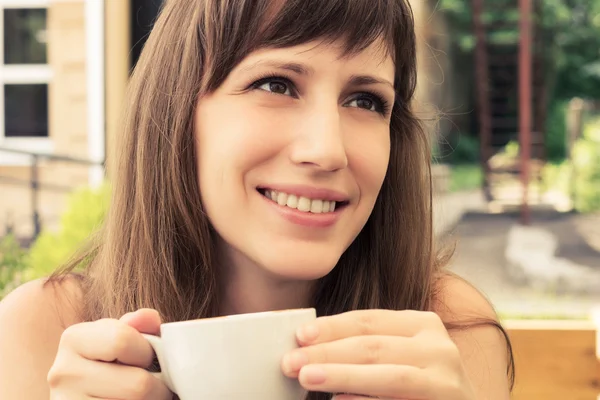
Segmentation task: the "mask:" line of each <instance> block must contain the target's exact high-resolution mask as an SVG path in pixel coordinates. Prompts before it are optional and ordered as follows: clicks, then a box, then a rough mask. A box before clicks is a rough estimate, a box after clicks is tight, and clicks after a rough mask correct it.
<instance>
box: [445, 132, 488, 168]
mask: <svg viewBox="0 0 600 400" xmlns="http://www.w3.org/2000/svg"><path fill="white" fill-rule="evenodd" d="M479 153H480V149H479V139H478V138H476V137H473V136H470V135H466V134H457V135H456V136H453V137H450V138H448V143H447V145H446V146H444V150H441V149H440V150H439V151H438V155H437V157H436V158H437V159H438V161H439V162H442V163H446V164H454V165H461V164H475V163H477V162H479V160H480V158H479Z"/></svg>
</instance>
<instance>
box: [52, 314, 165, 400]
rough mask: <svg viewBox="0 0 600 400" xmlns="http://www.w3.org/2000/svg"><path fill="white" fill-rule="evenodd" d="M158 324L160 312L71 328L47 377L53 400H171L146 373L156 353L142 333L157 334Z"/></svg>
mask: <svg viewBox="0 0 600 400" xmlns="http://www.w3.org/2000/svg"><path fill="white" fill-rule="evenodd" d="M160 323H161V321H160V317H159V315H158V313H157V312H156V311H154V310H148V309H142V310H138V311H136V312H133V313H129V314H125V315H124V316H123V317H121V319H119V320H116V319H101V320H98V321H94V322H84V323H80V324H76V325H72V326H70V327H69V328H67V329H66V330H65V332H64V333H63V335H62V337H61V340H60V345H59V348H58V352H57V355H56V359H55V361H54V364H53V365H52V368H51V369H50V372H49V373H48V384H49V385H50V399H57V400H58V399H60V400H70V399H74V400H75V399H77V400H80V399H91V398H94V399H111V400H120V399H122V400H146V399H148V400H150V399H152V400H171V399H172V398H173V394H172V393H171V392H170V391H169V389H167V387H166V386H165V385H164V384H163V383H162V382H161V381H160V379H158V378H156V377H154V376H153V375H152V374H150V373H149V372H147V371H146V370H145V369H144V368H147V367H149V366H150V365H151V364H152V360H153V357H154V352H153V350H152V347H150V344H149V343H148V342H147V341H146V339H144V337H143V336H142V335H141V333H140V332H142V333H151V334H157V333H158V331H159V327H160Z"/></svg>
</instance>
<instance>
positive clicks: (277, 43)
mask: <svg viewBox="0 0 600 400" xmlns="http://www.w3.org/2000/svg"><path fill="white" fill-rule="evenodd" d="M267 2H268V1H267ZM270 3H271V8H275V9H276V12H275V13H274V15H273V16H272V17H271V18H267V19H266V20H265V21H264V22H263V26H265V27H266V29H264V31H263V33H262V35H259V36H258V37H257V43H255V46H257V47H288V46H295V45H299V44H303V43H307V42H311V41H314V40H323V41H325V42H326V43H332V42H336V41H341V42H342V43H343V45H344V48H343V55H352V54H355V53H358V52H360V51H362V50H364V49H365V48H367V47H369V46H370V45H372V44H373V43H375V42H376V41H381V42H382V44H383V45H385V47H386V49H385V50H388V51H389V50H390V49H391V48H392V47H393V33H392V32H393V26H394V18H393V16H394V11H395V10H394V7H393V4H394V3H397V1H396V2H395V1H393V0H388V1H386V0H380V1H377V0H292V1H282V2H279V3H283V4H281V5H279V4H277V3H278V2H275V1H271V2H270ZM277 6H279V7H277ZM276 7H277V8H276ZM268 14H269V13H267V15H268ZM388 54H389V53H388V52H386V53H385V55H384V56H387V55H388Z"/></svg>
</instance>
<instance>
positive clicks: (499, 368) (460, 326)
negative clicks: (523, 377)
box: [432, 274, 511, 400]
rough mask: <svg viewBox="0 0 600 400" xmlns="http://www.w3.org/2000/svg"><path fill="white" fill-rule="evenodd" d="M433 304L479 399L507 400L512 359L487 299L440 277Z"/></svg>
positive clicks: (460, 281)
mask: <svg viewBox="0 0 600 400" xmlns="http://www.w3.org/2000/svg"><path fill="white" fill-rule="evenodd" d="M435 293H436V296H435V299H434V302H433V304H432V306H433V311H434V312H436V313H437V314H438V315H439V316H440V318H441V319H442V321H444V323H446V324H447V326H448V327H449V329H448V331H449V334H450V336H451V337H452V339H453V340H454V342H455V343H456V346H457V347H458V349H459V351H460V354H461V358H462V360H463V365H464V367H465V370H466V372H467V375H468V376H469V379H470V381H471V383H472V385H473V388H474V389H475V392H476V393H477V395H478V397H477V398H478V399H486V400H496V399H498V400H507V399H508V398H509V392H510V389H509V388H510V374H509V365H510V363H511V360H510V359H511V356H510V353H509V351H510V350H509V349H510V345H509V342H508V337H507V336H505V332H504V331H503V329H502V327H501V325H500V322H499V321H498V317H497V314H496V312H495V310H494V308H493V306H492V304H491V303H490V302H489V301H488V299H487V298H486V297H485V296H484V295H483V294H482V293H481V292H480V291H479V290H477V289H476V288H475V287H474V286H473V285H471V284H470V283H468V282H467V281H465V280H464V279H462V278H460V277H457V276H454V275H451V274H448V275H445V276H443V277H440V278H439V280H438V281H437V283H436V287H435Z"/></svg>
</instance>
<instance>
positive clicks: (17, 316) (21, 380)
mask: <svg viewBox="0 0 600 400" xmlns="http://www.w3.org/2000/svg"><path fill="white" fill-rule="evenodd" d="M80 299H81V293H80V290H79V287H78V284H77V282H76V281H75V279H71V278H69V279H65V280H63V281H62V282H60V283H59V282H53V283H45V280H36V281H32V282H28V283H26V284H24V285H22V286H20V287H19V288H17V289H15V290H14V291H13V292H11V293H10V294H9V295H8V296H7V297H6V298H4V300H2V301H1V302H0V354H2V357H0V398H3V399H4V398H6V399H13V398H15V399H16V398H27V399H42V398H45V399H47V398H48V388H47V384H46V376H47V374H48V370H49V369H50V366H51V365H52V363H53V362H54V358H55V355H56V351H57V349H58V344H59V342H60V337H61V335H62V333H63V332H64V330H65V329H66V328H67V327H68V326H69V325H72V324H74V323H77V322H79V321H78V318H77V315H78V310H77V307H78V304H80Z"/></svg>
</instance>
